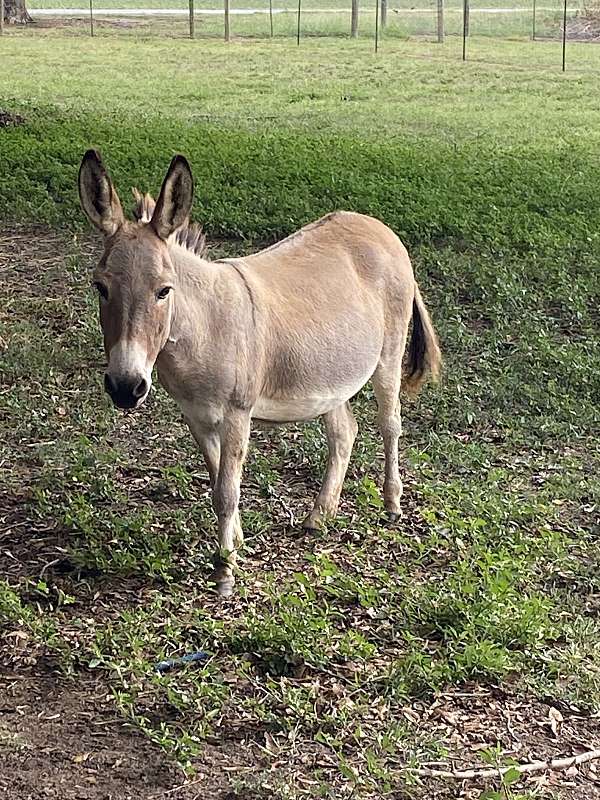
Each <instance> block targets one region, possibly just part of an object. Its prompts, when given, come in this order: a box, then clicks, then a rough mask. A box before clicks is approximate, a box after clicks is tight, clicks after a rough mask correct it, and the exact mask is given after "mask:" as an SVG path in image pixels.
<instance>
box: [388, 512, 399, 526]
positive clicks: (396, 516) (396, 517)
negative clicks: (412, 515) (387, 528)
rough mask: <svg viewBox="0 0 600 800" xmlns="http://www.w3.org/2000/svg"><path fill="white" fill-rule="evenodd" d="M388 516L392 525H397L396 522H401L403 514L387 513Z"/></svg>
mask: <svg viewBox="0 0 600 800" xmlns="http://www.w3.org/2000/svg"><path fill="white" fill-rule="evenodd" d="M386 516H387V521H388V522H389V523H390V525H395V524H396V522H400V520H401V519H402V513H401V512H400V511H386Z"/></svg>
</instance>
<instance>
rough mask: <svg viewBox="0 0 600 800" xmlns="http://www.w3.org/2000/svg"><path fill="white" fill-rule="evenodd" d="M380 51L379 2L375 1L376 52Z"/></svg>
mask: <svg viewBox="0 0 600 800" xmlns="http://www.w3.org/2000/svg"><path fill="white" fill-rule="evenodd" d="M378 49H379V0H375V52H377V51H378Z"/></svg>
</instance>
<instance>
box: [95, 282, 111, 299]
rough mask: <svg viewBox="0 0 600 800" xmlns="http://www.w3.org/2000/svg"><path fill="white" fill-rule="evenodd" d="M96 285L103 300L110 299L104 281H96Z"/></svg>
mask: <svg viewBox="0 0 600 800" xmlns="http://www.w3.org/2000/svg"><path fill="white" fill-rule="evenodd" d="M94 286H95V287H96V289H97V290H98V294H99V295H100V297H101V298H102V299H103V300H108V289H107V288H106V286H105V285H104V284H103V283H100V282H99V281H96V282H95V283H94Z"/></svg>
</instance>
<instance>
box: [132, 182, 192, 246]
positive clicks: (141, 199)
mask: <svg viewBox="0 0 600 800" xmlns="http://www.w3.org/2000/svg"><path fill="white" fill-rule="evenodd" d="M132 191H133V197H134V200H135V206H134V209H133V216H134V217H135V220H136V222H139V223H141V224H146V223H148V222H150V220H151V219H152V214H153V213H154V207H155V206H156V201H155V200H154V198H153V197H152V196H151V195H149V194H142V193H141V192H140V191H139V190H138V189H132ZM171 243H173V244H178V245H180V247H184V248H185V249H186V250H189V251H190V253H194V254H195V255H197V256H203V255H204V252H205V250H206V237H205V236H204V233H203V231H202V225H199V224H198V223H197V222H190V221H189V219H188V220H186V222H184V223H183V225H181V226H180V227H179V228H177V230H176V231H175V232H174V233H173V234H172V235H171V236H170V237H169V244H171Z"/></svg>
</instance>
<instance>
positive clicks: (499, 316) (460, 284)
mask: <svg viewBox="0 0 600 800" xmlns="http://www.w3.org/2000/svg"><path fill="white" fill-rule="evenodd" d="M2 46H3V52H4V63H3V75H4V78H5V82H4V86H5V87H10V88H8V89H7V88H4V89H3V90H2V96H1V97H0V107H2V108H4V109H9V110H12V111H14V112H18V113H20V114H22V115H23V116H24V117H25V118H26V123H25V124H24V125H21V126H15V127H8V128H4V129H2V130H1V131H0V136H1V138H2V142H1V144H2V146H1V148H0V174H1V175H2V176H3V181H2V189H1V191H0V213H1V214H2V215H3V218H4V219H5V220H10V221H11V222H12V224H13V225H16V224H17V223H21V224H22V223H32V222H35V223H44V224H45V225H51V226H54V228H56V229H59V230H60V232H59V233H55V232H52V231H48V230H47V229H44V230H43V232H41V233H40V232H39V231H38V233H37V234H33V233H32V232H31V229H30V228H24V229H22V231H21V232H19V229H17V230H16V231H12V232H10V231H9V232H7V233H5V234H4V237H5V239H4V242H3V243H0V244H1V245H2V246H1V249H2V252H3V253H4V254H5V255H4V259H5V261H4V264H3V265H2V275H3V281H2V282H1V283H0V341H2V343H3V346H2V350H1V351H0V386H1V391H0V425H1V426H2V430H1V435H0V487H1V492H2V494H1V497H2V500H3V502H4V505H5V508H6V511H5V513H4V514H3V519H4V523H3V524H5V525H6V527H7V532H6V534H4V536H5V538H4V539H3V545H4V544H5V545H6V546H3V548H2V549H3V550H8V551H9V552H10V553H11V554H12V557H9V556H6V557H5V556H3V561H2V565H3V573H4V576H5V577H4V580H3V581H2V584H1V587H2V588H1V589H0V622H2V624H3V626H4V630H5V632H6V633H8V634H9V636H8V637H7V638H6V640H5V641H7V642H10V643H11V649H10V651H9V656H10V658H11V659H13V661H14V663H17V664H18V663H20V662H21V660H22V659H23V658H30V657H31V655H32V654H33V655H34V657H37V658H41V657H42V655H45V657H46V658H50V659H51V663H54V664H58V665H59V666H60V667H61V669H62V670H63V671H65V672H66V673H67V674H70V675H71V676H72V679H73V680H75V681H80V680H83V679H84V677H85V676H86V675H87V674H88V673H89V672H91V673H92V674H95V675H97V676H98V680H100V681H101V682H102V684H103V685H104V686H105V687H106V690H107V691H108V692H111V693H112V695H113V697H114V704H115V708H116V709H118V710H119V712H120V714H121V715H122V716H123V718H124V719H126V720H128V721H129V722H130V723H131V724H133V725H134V726H136V727H137V728H139V729H140V730H142V731H144V732H145V733H146V734H147V735H148V736H149V737H150V738H151V739H152V740H153V741H155V742H158V743H159V744H160V745H161V746H162V747H164V748H165V750H166V751H168V752H169V753H170V754H172V755H173V756H174V757H175V758H176V759H177V760H178V762H179V763H180V764H181V766H182V768H183V769H184V770H186V771H191V770H193V769H194V768H197V769H198V768H199V769H200V771H202V768H203V763H204V762H203V753H204V752H205V751H206V750H207V748H208V749H211V752H212V751H216V752H217V753H218V754H220V756H219V757H220V758H221V762H220V763H222V764H227V765H231V764H234V765H235V766H236V767H237V768H239V769H238V774H237V776H236V777H231V778H230V779H228V781H229V785H228V791H229V792H230V796H231V797H234V798H235V797H239V798H245V800H249V798H252V800H254V798H256V799H258V798H261V797H264V796H265V795H266V794H268V796H270V797H274V798H277V799H278V800H279V799H280V798H281V800H283V799H284V798H308V797H314V798H316V797H331V798H333V797H336V798H338V797H349V796H352V797H353V798H355V799H356V798H381V797H394V798H396V797H401V796H402V794H401V793H402V792H404V793H405V796H406V797H429V796H431V791H433V790H435V791H436V792H438V793H439V796H440V797H448V798H453V800H454V798H455V796H456V795H455V794H453V791H454V789H453V788H452V787H446V788H444V787H443V786H440V785H436V786H435V787H434V789H432V786H433V784H432V785H427V784H426V785H425V786H416V785H413V781H414V778H413V777H411V774H412V773H411V772H410V770H409V769H408V768H409V767H410V766H414V765H415V764H419V763H421V762H424V761H431V760H435V761H440V760H441V761H444V760H446V759H448V758H450V756H452V757H454V756H456V755H458V756H459V757H461V758H465V759H466V760H467V761H470V762H473V761H475V760H476V758H477V756H476V754H474V753H473V752H472V751H471V750H470V744H469V742H468V738H464V737H463V738H462V739H461V736H460V731H459V732H457V736H458V743H457V742H456V737H455V739H453V740H451V739H450V738H449V737H448V736H446V735H443V736H440V735H439V734H438V733H437V732H436V731H437V729H436V727H435V724H433V723H432V721H431V719H430V718H429V717H428V716H427V709H430V708H433V707H434V706H433V705H432V700H433V699H434V698H435V699H436V700H437V702H438V703H439V704H440V706H441V707H444V706H448V705H449V704H451V702H453V701H452V698H453V697H454V695H453V692H461V691H469V687H471V688H472V687H477V688H478V690H480V691H483V692H487V691H489V692H492V691H501V692H503V693H504V696H505V697H513V696H516V697H519V698H525V699H526V702H527V703H529V704H530V706H531V708H534V707H535V708H537V707H538V706H536V705H535V704H536V703H540V702H541V700H540V699H546V700H548V699H549V700H550V701H551V702H552V703H553V704H554V705H557V706H559V707H561V708H563V710H564V713H565V716H566V715H567V710H568V709H569V708H572V707H576V708H577V709H579V710H580V711H581V712H582V715H583V716H585V714H586V713H587V712H588V711H594V710H596V709H597V708H598V706H599V705H600V678H599V676H600V662H599V658H598V652H599V648H598V641H599V639H600V629H599V627H598V621H597V615H596V614H595V613H594V609H595V608H596V607H597V606H596V605H595V604H597V596H598V592H599V584H598V574H599V569H598V567H599V564H598V551H597V537H598V533H599V529H598V504H599V502H600V491H599V482H598V478H597V476H598V470H599V468H600V447H599V441H598V437H597V431H598V429H599V428H598V425H599V423H600V419H599V410H598V402H597V400H598V396H599V394H600V380H599V376H600V370H599V365H600V351H599V347H600V340H599V336H598V328H599V322H600V320H599V316H598V304H599V300H600V279H599V273H598V270H597V263H598V257H599V256H600V236H599V233H598V232H599V231H600V201H599V199H598V198H599V197H600V191H599V189H600V173H599V165H598V159H597V151H598V144H599V141H598V139H599V138H600V134H599V133H598V131H599V130H600V126H599V125H598V121H599V120H598V116H599V113H600V112H599V111H598V108H597V103H595V102H594V97H595V92H596V83H597V75H596V71H597V67H598V63H599V62H598V59H599V58H600V56H599V55H598V54H597V51H596V50H595V49H594V48H591V47H586V46H579V47H577V46H574V47H573V50H572V56H571V59H572V63H573V70H572V72H570V73H568V74H567V75H566V76H563V75H561V74H560V73H559V72H558V71H556V70H554V71H550V69H549V66H550V65H551V64H555V61H556V57H557V55H558V51H557V50H556V48H554V47H553V46H551V45H531V44H527V43H519V44H515V43H512V44H507V43H493V44H490V43H489V42H485V43H484V42H482V41H481V40H477V39H475V40H474V41H473V42H472V44H471V48H472V55H473V61H472V62H470V63H467V64H466V65H463V64H461V63H460V62H459V60H458V58H457V55H458V54H457V50H456V48H457V45H455V44H453V43H450V44H449V45H448V47H447V48H444V49H440V48H435V47H433V46H428V45H423V44H419V43H414V42H393V43H392V42H391V43H389V44H388V43H386V51H385V58H380V59H377V60H376V59H374V58H373V57H372V55H371V53H370V51H369V49H368V45H367V44H366V43H363V42H360V41H359V42H358V43H356V42H343V41H339V42H323V41H311V42H310V43H307V45H306V47H304V48H301V50H300V51H297V50H295V49H293V48H290V47H289V46H288V45H287V44H284V43H279V42H274V43H258V42H255V43H238V44H234V45H233V46H231V47H229V48H226V47H225V46H223V45H221V44H218V43H207V42H203V43H201V44H200V43H191V42H186V41H176V40H171V41H168V42H167V41H161V40H156V39H149V40H145V39H140V40H138V41H137V42H136V48H135V50H132V49H131V43H130V42H127V41H126V40H118V39H112V38H108V37H107V38H105V39H104V38H103V39H102V40H101V41H99V42H98V43H96V44H95V46H94V48H90V46H89V42H88V41H87V40H86V39H84V38H80V37H78V36H76V35H75V36H71V37H65V36H63V35H62V34H61V33H60V32H57V31H55V30H50V31H42V32H35V33H33V34H32V33H30V32H23V33H19V34H13V35H10V36H8V37H7V38H6V40H5V41H3V45H2ZM423 56H426V57H423ZM484 59H487V60H484ZM490 61H493V62H494V63H489V62H490ZM150 65H151V68H150ZM190 76H192V77H191V78H190ZM349 76H350V77H349ZM90 144H95V145H99V146H100V147H101V148H102V150H103V151H105V154H106V157H107V161H108V163H109V165H110V167H111V170H112V172H113V173H114V175H115V177H116V179H117V183H118V185H119V186H120V187H121V190H122V193H123V194H124V193H125V188H126V187H127V186H128V185H131V184H134V183H135V184H138V185H141V186H143V187H144V188H150V189H156V187H157V186H158V184H159V182H160V179H161V177H162V175H163V173H164V170H165V167H166V164H167V163H168V159H169V157H170V155H171V153H172V152H173V151H175V150H182V151H183V152H185V153H187V154H188V155H189V156H190V159H191V161H192V163H193V167H194V171H195V173H196V175H197V178H198V188H197V198H196V200H197V203H196V208H195V215H196V217H197V218H200V219H203V220H205V221H206V224H207V229H208V232H209V234H210V235H211V237H212V238H213V240H215V239H217V238H223V237H225V238H226V239H227V240H228V243H227V244H226V245H225V244H221V245H218V246H217V245H214V246H215V250H214V252H215V254H220V253H222V252H225V251H226V252H245V251H248V250H251V249H253V248H255V247H257V246H258V243H259V242H262V241H269V240H272V239H274V238H276V237H277V236H281V235H283V234H285V233H288V232H289V231H291V230H293V229H294V228H296V227H297V226H298V225H300V224H302V223H303V222H305V221H308V220H309V219H311V218H314V217H316V216H317V215H318V214H320V213H322V212H324V211H328V210H331V208H334V207H336V206H343V207H346V208H354V209H356V210H361V211H366V212H369V213H374V214H375V215H377V216H380V217H382V218H383V219H384V220H385V221H386V222H388V224H390V225H392V227H394V228H395V229H396V230H397V231H398V232H399V233H400V234H401V235H402V236H403V238H404V239H405V241H406V243H407V244H408V245H409V246H410V249H411V253H412V255H413V258H414V260H415V264H416V269H417V274H418V279H419V282H420V283H421V285H422V286H423V288H424V291H425V294H426V297H427V302H428V304H429V306H430V307H431V309H432V313H433V315H434V319H435V321H436V325H437V327H438V329H439V332H440V337H441V340H442V343H443V348H444V351H445V356H446V375H445V380H444V384H443V386H442V388H441V389H439V390H435V391H434V390H429V391H427V392H426V394H425V395H424V396H423V397H422V399H421V400H420V401H419V402H418V403H417V404H408V403H407V404H406V407H405V428H406V435H405V439H404V442H403V462H404V472H405V477H406V497H405V509H406V514H405V519H404V521H403V522H402V524H400V525H398V526H396V527H386V526H385V525H383V524H382V522H381V497H380V493H379V486H380V484H381V443H380V440H379V438H378V436H377V435H376V433H375V428H374V420H373V402H372V397H371V393H370V390H369V389H366V390H365V391H364V392H362V393H361V395H360V396H359V398H358V399H357V401H356V404H355V405H356V408H357V411H358V416H359V417H360V420H361V433H360V438H359V441H358V442H357V446H356V450H355V453H354V456H353V460H352V464H351V467H350V471H349V474H348V479H347V482H346V490H345V495H344V498H345V499H344V503H343V507H342V510H341V514H340V517H339V519H338V520H336V521H335V523H333V524H332V525H331V526H330V527H329V529H328V530H327V531H325V532H323V533H322V534H319V535H318V536H316V537H314V538H311V539H306V538H303V537H298V535H297V531H296V523H295V520H297V519H301V518H302V514H303V513H304V512H305V511H306V509H307V507H308V505H309V503H310V502H311V499H312V497H313V495H314V493H315V491H316V488H317V484H318V475H319V472H320V470H321V469H322V466H323V458H324V453H323V435H322V433H321V431H320V428H319V426H318V424H311V425H309V426H306V428H305V429H302V431H301V430H300V429H295V428H292V429H290V430H289V431H287V432H285V433H282V432H280V431H279V432H276V433H274V434H267V433H262V432H260V433H257V434H255V436H254V440H253V447H252V448H251V453H250V457H249V462H248V466H247V470H246V477H245V481H244V488H243V495H244V496H243V519H244V524H245V528H246V531H247V545H246V548H245V550H244V557H243V559H242V571H241V574H240V576H239V594H238V596H237V598H236V599H235V600H234V601H232V602H231V603H230V604H222V603H218V601H216V600H215V599H214V598H213V597H212V596H211V595H210V592H209V590H208V587H207V585H206V577H207V575H208V574H209V560H210V552H211V549H212V547H213V544H214V538H215V532H214V522H213V520H212V514H211V512H210V506H209V499H208V493H207V476H206V474H205V472H204V469H203V467H202V466H201V464H200V462H199V459H198V454H197V452H196V450H195V448H194V446H193V443H192V441H191V438H190V436H189V434H188V433H187V432H186V430H185V429H184V427H183V426H182V424H181V421H180V419H179V415H178V413H177V411H176V410H175V409H174V407H173V405H172V403H171V402H170V401H169V400H168V398H167V397H166V396H165V394H164V392H162V391H161V390H157V391H156V392H155V393H154V394H153V397H152V399H151V402H150V403H149V406H148V408H147V409H146V410H144V411H143V412H141V413H139V414H135V415H127V416H124V415H119V414H117V413H116V412H114V411H113V410H112V409H111V408H109V406H108V403H107V401H105V400H104V399H103V397H102V393H101V386H100V383H101V381H100V378H101V363H102V354H101V350H100V341H99V335H98V331H97V322H96V309H95V303H94V300H93V298H92V296H91V293H90V290H89V288H88V283H89V266H90V261H91V259H92V254H91V252H90V246H89V243H88V240H87V239H86V238H85V236H83V235H82V233H81V227H80V217H81V215H80V213H79V212H78V211H77V205H76V197H75V191H74V179H75V175H76V170H77V166H78V162H79V158H80V156H81V154H82V152H83V150H84V149H85V148H86V147H87V146H89V145H90ZM35 235H37V236H39V239H38V241H37V242H35V238H34V244H33V246H32V244H31V243H30V240H31V238H32V237H34V236H35ZM32 261H33V264H34V266H35V267H36V268H35V269H32V268H31V263H32ZM15 631H17V632H19V636H18V637H15V636H14V632H15ZM23 642H26V643H27V650H26V653H24V652H23V649H22V648H23V647H24V645H23V644H22V643H23ZM198 649H201V650H206V651H208V652H209V653H211V654H212V658H211V659H210V661H209V662H208V663H207V664H205V665H202V666H200V667H196V668H191V667H190V668H186V669H183V670H179V671H176V672H173V673H171V674H169V675H167V676H164V677H159V676H157V675H155V674H154V673H153V670H152V667H153V664H154V663H155V662H156V661H158V660H160V659H162V658H164V657H168V656H171V655H173V654H181V653H184V652H189V651H190V650H198ZM7 657H8V656H7ZM494 687H495V688H494ZM507 702H508V701H507ZM489 705H493V704H489ZM532 715H533V712H532ZM581 724H583V723H581ZM486 727H487V729H488V730H487V738H485V737H486V734H482V736H483V739H484V741H483V745H485V746H486V747H489V752H488V753H487V754H486V758H487V759H488V760H492V761H494V760H497V759H500V762H501V763H503V760H504V759H506V758H507V757H508V756H507V755H506V753H505V752H504V750H503V749H502V748H501V752H500V753H498V752H497V751H496V750H495V749H494V748H496V747H497V746H498V743H499V742H501V741H502V734H500V733H499V732H498V731H497V730H496V729H495V728H494V726H493V725H492V723H491V722H490V721H489V719H488V718H487V717H485V720H484V723H483V728H486ZM532 730H533V728H532ZM532 730H528V734H527V735H528V736H529V737H531V738H530V739H528V740H527V741H528V743H529V744H530V746H531V748H533V750H534V751H536V752H538V753H542V754H544V753H545V752H547V751H548V748H550V749H551V748H552V747H554V749H556V746H557V745H556V743H555V742H554V743H553V742H552V740H550V741H547V740H543V739H542V738H541V737H542V734H539V733H535V734H534V733H532ZM241 745H243V746H241ZM518 756H519V757H518V760H521V756H524V753H523V752H521V753H520V754H518ZM484 760H485V759H484ZM524 760H526V759H524ZM519 785H521V787H522V788H521V790H518V789H514V787H512V786H510V787H509V786H507V787H505V789H502V790H501V789H500V787H498V786H497V787H496V789H495V791H502V792H504V795H499V796H500V797H502V796H503V797H505V798H506V797H511V796H514V797H515V798H516V797H517V796H518V795H517V791H521V792H522V793H524V794H523V795H522V796H523V797H531V796H532V795H531V792H532V791H533V789H532V787H531V786H529V788H527V787H526V786H525V785H524V784H519ZM403 787H404V788H403ZM488 788H492V787H488ZM484 789H485V787H484V786H481V791H483V790H484ZM550 791H551V790H548V792H547V793H546V794H545V795H544V794H540V795H538V796H545V797H551V796H552V795H551V793H550ZM510 792H512V795H511V794H510ZM519 796H520V795H519ZM574 796H575V795H574ZM579 796H581V795H579Z"/></svg>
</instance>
